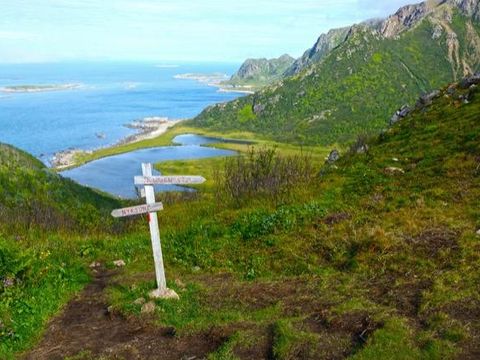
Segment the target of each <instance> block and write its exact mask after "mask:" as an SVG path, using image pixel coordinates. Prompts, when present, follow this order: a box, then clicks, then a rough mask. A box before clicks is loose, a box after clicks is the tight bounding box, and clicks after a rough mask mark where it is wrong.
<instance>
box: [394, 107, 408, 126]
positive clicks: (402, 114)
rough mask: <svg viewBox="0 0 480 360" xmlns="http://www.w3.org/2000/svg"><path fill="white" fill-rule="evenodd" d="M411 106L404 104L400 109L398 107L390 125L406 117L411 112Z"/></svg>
mask: <svg viewBox="0 0 480 360" xmlns="http://www.w3.org/2000/svg"><path fill="white" fill-rule="evenodd" d="M410 111H411V109H410V107H409V106H408V105H403V106H402V107H401V108H400V109H398V110H397V111H396V112H395V114H393V116H392V117H391V119H390V126H392V125H393V124H395V123H396V122H398V121H400V120H401V119H403V118H404V117H406V116H407V115H408V114H410Z"/></svg>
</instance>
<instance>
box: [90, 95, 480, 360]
mask: <svg viewBox="0 0 480 360" xmlns="http://www.w3.org/2000/svg"><path fill="white" fill-rule="evenodd" d="M479 114H480V92H479V91H478V89H476V88H474V87H472V88H471V89H468V90H462V89H460V88H455V87H450V88H449V89H448V90H447V89H443V90H442V92H441V94H440V95H439V96H438V97H437V98H436V99H435V100H434V102H433V104H432V105H431V106H426V107H424V106H422V107H420V108H419V109H417V110H415V111H414V112H413V113H412V114H410V115H409V116H408V117H407V118H405V119H403V120H402V121H401V122H400V123H398V124H396V125H395V126H394V127H393V128H391V129H389V130H388V131H387V132H385V133H383V134H382V135H380V136H376V137H374V138H372V139H371V140H370V141H369V149H368V151H367V152H366V153H363V154H358V153H357V151H356V150H355V149H352V152H351V154H346V155H344V156H343V158H342V159H341V160H340V161H338V162H337V163H336V164H334V165H331V166H327V167H325V168H323V170H322V171H321V172H320V173H321V175H319V176H313V177H310V176H305V177H302V178H298V179H296V180H294V183H293V187H288V191H286V192H281V191H280V192H268V191H264V190H265V189H266V188H271V187H268V186H267V187H264V185H265V184H272V183H275V184H279V183H280V184H284V185H285V186H288V184H287V183H285V182H282V180H279V179H281V178H282V177H281V176H280V177H277V176H275V174H279V173H284V171H286V173H288V169H291V167H289V166H285V165H281V164H286V163H290V164H298V159H297V160H292V159H291V158H290V159H286V160H285V161H282V160H279V162H277V160H275V156H274V157H273V160H272V158H271V157H269V156H268V152H267V153H265V152H262V151H260V152H259V153H257V155H253V157H252V158H251V159H250V160H244V161H242V160H235V159H231V160H229V162H228V163H227V165H225V166H224V168H223V171H224V174H230V175H228V176H230V177H233V178H234V179H237V180H238V181H239V180H241V179H242V178H248V179H250V181H249V183H255V184H257V185H255V186H253V187H251V188H249V189H248V190H245V191H237V190H238V188H235V189H234V190H235V191H234V192H232V188H231V187H229V186H226V187H225V182H223V181H220V183H217V185H216V186H217V190H215V188H212V190H211V191H214V193H210V194H209V193H206V194H204V195H199V196H200V197H199V198H197V199H196V200H195V199H193V200H189V201H187V202H186V203H185V202H182V201H180V202H175V203H173V204H170V205H169V206H168V209H167V208H166V210H165V211H164V213H162V216H161V223H162V234H163V235H162V236H163V237H162V239H163V246H164V251H165V258H166V264H167V276H168V278H169V285H170V286H171V287H173V288H174V289H175V290H176V291H177V292H178V293H179V294H180V297H181V299H180V301H178V302H165V301H157V302H156V305H157V308H156V310H155V312H154V315H153V319H154V321H155V322H156V323H157V324H160V325H161V326H163V327H164V329H170V330H165V331H167V332H169V333H171V332H172V330H171V329H172V328H173V329H174V330H173V331H174V333H175V334H176V335H175V338H176V339H177V340H176V341H177V342H179V343H181V342H182V341H186V342H188V341H190V342H192V341H200V340H198V339H205V341H210V342H211V343H210V344H213V343H215V344H217V345H216V350H212V351H213V352H212V353H210V358H211V359H238V358H240V359H250V358H275V359H297V358H302V359H341V358H352V359H454V358H461V359H476V358H478V354H479V351H480V348H479V344H480V321H479V317H478V314H479V311H480V296H479V293H478V285H479V283H480V278H479V271H478V267H479V265H480V256H479V253H480V252H479V250H480V247H479V246H480V238H479V236H478V235H476V231H477V230H478V229H479V228H480V207H479V205H478V198H479V196H480V131H479V130H480V128H479V126H480V122H479V120H478V116H479ZM266 159H270V160H266ZM300 159H301V158H300ZM238 161H240V162H239V163H237V162H238ZM245 161H246V162H245ZM311 165H312V166H313V170H315V168H316V169H317V171H318V169H319V164H318V163H313V164H311ZM295 166H297V165H295ZM279 169H280V170H279ZM282 169H283V170H282ZM285 169H287V170H285ZM297 170H298V169H297ZM301 173H302V174H310V173H311V171H310V170H308V171H307V170H306V169H305V171H302V172H301ZM314 173H316V172H315V171H314ZM224 176H225V175H224ZM228 176H227V179H228ZM224 179H225V178H224ZM252 179H254V181H253V180H252ZM272 179H277V180H278V181H277V180H275V181H273V180H272ZM297 181H298V183H296V182H297ZM240 182H241V181H240ZM219 184H220V185H219ZM221 184H223V185H221ZM262 184H263V185H262ZM218 186H222V188H223V191H219V189H218ZM282 186H283V185H282ZM282 186H280V188H283V187H282ZM283 189H285V188H283ZM213 194H216V197H213V198H212V195H213ZM279 194H280V195H279ZM284 195H287V196H284ZM215 198H216V199H217V200H215ZM148 241H149V240H148V237H145V238H144V240H142V242H143V244H144V246H145V247H148ZM137 246H140V245H137ZM146 256H147V255H146ZM147 258H148V257H144V256H143V255H141V254H140V253H136V252H135V251H132V252H131V253H130V256H129V258H128V265H127V267H126V269H125V272H124V273H123V274H122V275H121V276H120V277H119V278H117V281H116V284H115V285H112V286H111V287H110V288H109V290H108V294H109V304H111V305H113V307H114V308H115V309H116V310H117V311H119V312H121V313H124V314H128V315H138V314H139V313H140V309H141V304H139V303H138V302H135V300H136V299H138V298H140V297H146V295H147V292H148V290H149V289H151V288H152V287H153V274H152V272H151V265H150V264H149V263H148V261H146V259H147ZM142 279H143V280H142ZM142 319H144V320H143V321H147V322H148V321H151V320H152V318H151V317H149V316H146V317H145V315H142ZM166 336H167V335H166ZM193 339H196V340H193ZM124 345H125V344H124ZM128 346H129V349H131V351H132V352H133V353H135V351H139V352H140V353H142V349H141V348H139V347H135V346H136V345H135V343H128ZM132 346H133V349H132V348H131V347H132ZM85 358H88V357H85Z"/></svg>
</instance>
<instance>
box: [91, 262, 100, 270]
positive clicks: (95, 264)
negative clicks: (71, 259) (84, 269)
mask: <svg viewBox="0 0 480 360" xmlns="http://www.w3.org/2000/svg"><path fill="white" fill-rule="evenodd" d="M100 266H102V264H100V263H99V262H98V261H94V262H92V263H91V264H90V265H89V266H88V267H89V268H90V269H95V268H99V267H100Z"/></svg>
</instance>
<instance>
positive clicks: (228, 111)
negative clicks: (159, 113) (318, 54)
mask: <svg viewBox="0 0 480 360" xmlns="http://www.w3.org/2000/svg"><path fill="white" fill-rule="evenodd" d="M441 9H444V8H441ZM445 9H447V10H448V8H445ZM447 10H445V12H444V10H442V11H440V10H439V12H438V13H435V14H434V15H431V16H429V17H427V18H425V19H424V20H423V21H421V22H420V23H419V24H418V25H417V26H415V27H414V28H412V29H410V30H408V31H405V32H403V33H401V34H400V35H399V36H398V37H393V38H386V37H382V36H381V35H380V34H379V33H378V32H377V31H376V30H372V29H371V28H369V27H367V26H357V27H354V28H352V30H351V32H350V34H349V35H348V36H347V40H346V41H345V42H343V43H342V44H341V45H340V46H338V47H337V48H335V49H334V50H332V51H331V52H330V53H329V54H328V55H327V56H326V57H324V58H323V59H322V60H321V61H320V62H317V63H315V64H313V65H311V66H310V67H309V68H307V69H306V70H304V71H303V72H302V73H300V74H299V75H297V76H294V77H290V78H286V79H284V80H283V81H281V82H280V83H278V84H275V85H272V86H270V87H268V88H266V89H264V90H262V91H259V92H257V93H256V94H254V95H251V96H247V97H244V98H241V99H238V100H235V101H232V102H230V103H227V104H218V105H215V106H213V107H210V108H208V109H206V110H205V111H204V112H203V113H202V114H200V115H199V116H198V117H197V118H195V119H194V120H193V121H191V123H190V125H192V126H197V127H202V128H208V129H213V130H216V131H233V130H237V131H240V130H245V131H252V132H256V133H258V134H261V135H264V136H267V137H270V138H272V139H275V140H278V141H285V142H295V143H300V144H323V145H325V144H331V143H334V142H337V141H339V142H348V141H352V140H353V139H354V138H355V136H356V135H357V134H359V133H370V134H372V133H375V132H378V131H379V130H381V129H383V128H385V127H386V125H387V123H388V119H389V118H390V117H391V115H392V114H393V113H394V112H395V110H396V109H398V108H399V107H400V106H402V105H404V104H410V105H413V104H414V101H415V100H416V98H417V96H418V94H419V93H422V92H429V91H432V90H433V89H436V88H438V87H440V86H442V84H445V83H448V82H451V81H454V80H456V79H458V78H460V77H461V76H463V73H464V71H467V70H468V71H475V70H478V68H479V63H480V56H478V54H479V49H480V37H479V35H478V34H479V28H480V27H479V24H478V22H476V21H474V20H472V19H471V18H468V17H464V16H463V15H460V14H459V13H458V12H457V11H456V10H448V11H447ZM445 14H448V16H447V15H445ZM450 16H451V19H452V20H451V21H450V20H449V21H446V20H445V18H446V17H447V18H448V17H450Z"/></svg>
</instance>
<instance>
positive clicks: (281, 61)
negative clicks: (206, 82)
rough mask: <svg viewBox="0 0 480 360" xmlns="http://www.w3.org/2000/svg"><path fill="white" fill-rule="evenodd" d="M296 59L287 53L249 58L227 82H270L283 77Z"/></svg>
mask: <svg viewBox="0 0 480 360" xmlns="http://www.w3.org/2000/svg"><path fill="white" fill-rule="evenodd" d="M294 61H295V59H294V58H292V57H291V56H290V55H287V54H285V55H282V56H280V57H279V58H277V59H247V60H246V61H245V62H244V63H243V64H242V66H241V67H240V69H239V70H238V71H237V72H236V74H234V75H233V76H232V77H231V79H230V80H229V81H228V82H227V83H230V84H233V85H235V84H239V83H244V82H259V83H268V82H271V81H274V80H277V79H279V78H280V77H282V75H283V73H284V72H285V70H286V69H287V68H289V67H290V66H291V65H292V64H293V62H294Z"/></svg>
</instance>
